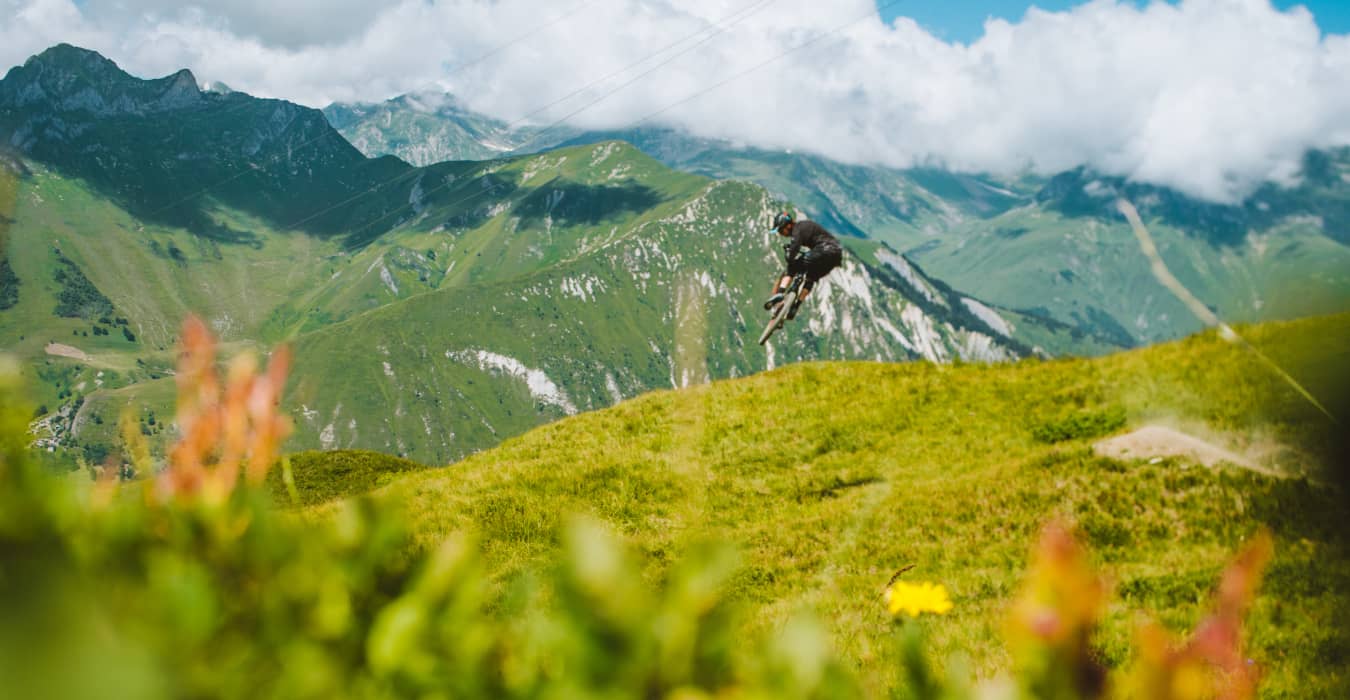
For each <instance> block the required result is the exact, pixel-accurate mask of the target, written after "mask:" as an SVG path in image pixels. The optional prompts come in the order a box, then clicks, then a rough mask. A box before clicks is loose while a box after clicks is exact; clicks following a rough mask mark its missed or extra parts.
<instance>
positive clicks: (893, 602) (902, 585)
mask: <svg viewBox="0 0 1350 700" xmlns="http://www.w3.org/2000/svg"><path fill="white" fill-rule="evenodd" d="M886 609H887V610H888V611H890V613H891V614H892V615H899V614H900V613H902V612H903V613H905V614H907V615H909V616H910V617H918V616H919V614H920V613H926V612H930V613H937V614H938V615H945V614H947V611H948V610H951V609H952V600H951V598H949V597H948V596H947V589H946V588H945V587H943V585H942V584H940V583H926V582H925V583H915V584H911V583H906V582H904V581H896V582H895V583H893V584H891V587H890V588H887V589H886Z"/></svg>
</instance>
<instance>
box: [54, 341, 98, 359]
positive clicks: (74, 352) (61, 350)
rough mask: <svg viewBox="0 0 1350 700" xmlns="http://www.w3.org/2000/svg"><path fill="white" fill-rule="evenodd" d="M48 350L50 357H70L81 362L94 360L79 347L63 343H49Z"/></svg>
mask: <svg viewBox="0 0 1350 700" xmlns="http://www.w3.org/2000/svg"><path fill="white" fill-rule="evenodd" d="M46 350H47V354H48V355H56V356H58V357H69V358H71V359H73V360H79V361H80V362H88V361H90V360H92V359H94V358H92V357H90V356H89V355H87V354H86V353H85V352H84V351H83V350H81V349H79V348H77V347H72V346H70V345H62V344H61V343H47V347H46Z"/></svg>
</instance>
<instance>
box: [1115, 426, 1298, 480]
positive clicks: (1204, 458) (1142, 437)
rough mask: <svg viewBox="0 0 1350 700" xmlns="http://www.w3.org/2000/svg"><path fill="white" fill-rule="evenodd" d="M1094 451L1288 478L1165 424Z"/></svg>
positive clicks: (1116, 455)
mask: <svg viewBox="0 0 1350 700" xmlns="http://www.w3.org/2000/svg"><path fill="white" fill-rule="evenodd" d="M1092 449H1093V451H1094V452H1096V453H1097V454H1098V455H1100V456H1102V457H1111V458H1114V459H1155V458H1159V459H1160V458H1164V457H1176V458H1180V459H1187V460H1191V461H1194V462H1196V463H1199V464H1202V465H1204V466H1206V467H1213V466H1216V465H1218V464H1221V463H1228V464H1232V465H1235V466H1239V467H1242V468H1243V469H1250V470H1251V471H1254V472H1259V473H1261V474H1267V475H1269V476H1281V477H1282V476H1288V474H1285V473H1282V472H1280V471H1278V470H1275V469H1271V468H1269V467H1266V466H1262V465H1261V464H1259V463H1257V461H1256V460H1254V459H1252V458H1250V457H1248V456H1244V455H1241V454H1238V453H1236V452H1233V451H1232V450H1228V449H1225V448H1223V447H1220V446H1218V445H1215V444H1213V443H1211V442H1206V441H1204V440H1201V439H1200V438H1198V437H1194V436H1191V435H1187V434H1186V433H1183V432H1181V431H1179V430H1175V429H1173V428H1168V427H1165V426H1161V425H1149V426H1145V427H1143V428H1140V429H1138V430H1136V431H1134V432H1132V433H1127V434H1125V435H1118V436H1116V437H1113V438H1108V439H1106V440H1102V441H1100V442H1097V443H1095V444H1094V445H1093V446H1092Z"/></svg>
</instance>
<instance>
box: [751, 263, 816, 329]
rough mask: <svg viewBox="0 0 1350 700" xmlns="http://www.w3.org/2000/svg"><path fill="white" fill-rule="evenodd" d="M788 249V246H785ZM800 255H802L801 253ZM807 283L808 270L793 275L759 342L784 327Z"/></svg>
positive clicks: (798, 302) (799, 300)
mask: <svg viewBox="0 0 1350 700" xmlns="http://www.w3.org/2000/svg"><path fill="white" fill-rule="evenodd" d="M783 249H784V250H787V246H783ZM798 257H801V256H800V255H799V256H798ZM805 285H806V271H805V270H803V271H801V272H798V273H797V274H795V275H793V276H792V281H791V282H788V286H787V289H784V290H783V301H782V303H780V304H779V305H778V310H777V311H775V312H774V313H773V315H772V316H770V317H769V325H767V326H765V327H764V332H763V333H760V334H759V344H760V345H763V344H764V343H765V342H767V341H768V340H769V336H771V335H773V333H774V331H776V330H778V329H780V328H782V327H783V324H784V323H787V317H788V313H790V312H791V311H792V309H793V307H795V306H796V305H798V304H800V303H802V302H801V296H802V288H803V287H804V286H805Z"/></svg>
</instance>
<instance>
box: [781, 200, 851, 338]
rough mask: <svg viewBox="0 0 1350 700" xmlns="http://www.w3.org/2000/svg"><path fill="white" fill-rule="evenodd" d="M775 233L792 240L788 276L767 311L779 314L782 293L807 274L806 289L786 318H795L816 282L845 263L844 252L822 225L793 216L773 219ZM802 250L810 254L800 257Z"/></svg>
mask: <svg viewBox="0 0 1350 700" xmlns="http://www.w3.org/2000/svg"><path fill="white" fill-rule="evenodd" d="M773 230H774V231H777V232H778V235H780V236H782V237H784V238H789V237H791V238H792V245H791V246H789V247H788V251H787V261H788V267H787V272H785V273H783V276H782V277H781V278H780V279H779V280H778V284H777V285H774V288H773V296H771V297H769V300H768V301H766V302H764V308H765V309H768V310H769V311H771V312H774V313H777V311H778V305H779V304H781V303H783V290H784V289H786V288H787V286H788V284H789V283H791V282H792V278H793V277H794V276H795V275H796V274H797V273H799V272H805V273H806V284H805V285H804V286H803V289H802V293H801V296H799V297H797V303H795V304H793V305H792V308H790V309H788V315H787V317H788V318H789V319H791V318H796V316H797V307H799V306H801V305H802V302H803V301H805V300H806V295H808V294H810V293H811V289H812V288H814V287H815V286H816V282H818V281H819V280H820V278H822V277H824V276H825V275H828V274H830V270H833V269H834V268H836V267H839V264H840V263H842V262H843V259H844V249H843V248H842V247H840V245H839V240H838V239H836V238H835V237H834V236H833V235H832V234H831V233H830V232H829V231H826V230H825V228H824V227H822V226H821V225H820V224H817V223H816V222H814V221H807V220H806V219H803V220H801V221H796V220H794V219H793V217H792V214H789V213H788V212H785V211H784V212H779V213H778V215H776V216H774V217H773ZM802 248H806V249H807V251H806V253H805V254H803V255H801V256H800V257H799V256H798V253H799V252H800V251H801V249H802Z"/></svg>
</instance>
